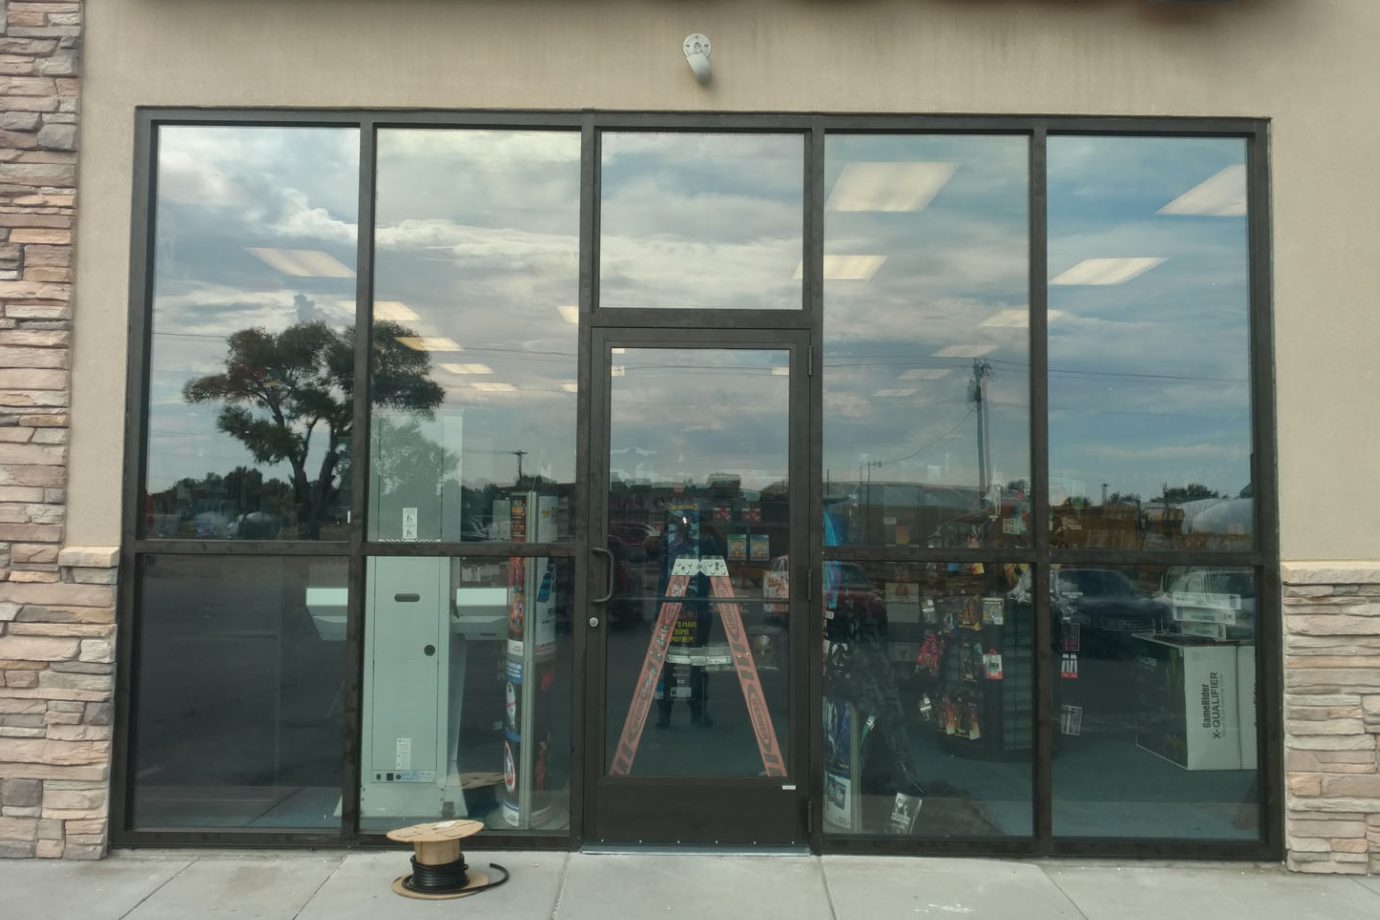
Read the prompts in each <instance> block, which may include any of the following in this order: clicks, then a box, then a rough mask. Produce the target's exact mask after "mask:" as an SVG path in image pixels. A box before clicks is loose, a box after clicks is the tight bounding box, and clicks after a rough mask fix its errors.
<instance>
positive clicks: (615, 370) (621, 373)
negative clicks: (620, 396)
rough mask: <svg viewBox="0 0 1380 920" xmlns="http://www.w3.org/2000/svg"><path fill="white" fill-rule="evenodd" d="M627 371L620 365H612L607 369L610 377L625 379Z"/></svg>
mask: <svg viewBox="0 0 1380 920" xmlns="http://www.w3.org/2000/svg"><path fill="white" fill-rule="evenodd" d="M627 375H628V369H627V368H626V367H624V366H623V365H621V364H614V365H612V366H611V367H610V368H609V376H610V377H626V376H627Z"/></svg>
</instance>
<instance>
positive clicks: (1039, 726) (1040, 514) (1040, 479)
mask: <svg viewBox="0 0 1380 920" xmlns="http://www.w3.org/2000/svg"><path fill="white" fill-rule="evenodd" d="M1048 140H1049V137H1048V133H1047V131H1046V129H1045V128H1044V127H1042V126H1041V127H1037V128H1036V129H1035V131H1034V133H1033V134H1032V136H1031V138H1030V176H1029V189H1030V461H1031V496H1032V498H1031V509H1030V510H1031V514H1030V516H1031V533H1032V536H1033V538H1034V550H1035V573H1034V578H1033V579H1032V582H1033V587H1034V592H1035V597H1034V605H1035V611H1034V612H1035V661H1034V662H1033V667H1034V672H1035V680H1034V682H1033V683H1034V688H1033V691H1034V693H1035V706H1034V713H1033V718H1034V720H1035V724H1034V730H1035V736H1034V737H1035V763H1034V780H1035V802H1034V818H1035V849H1036V852H1038V853H1047V852H1049V849H1050V843H1051V838H1052V837H1053V826H1054V822H1053V819H1054V815H1053V793H1052V789H1053V756H1054V724H1053V718H1054V699H1053V693H1054V680H1053V656H1052V649H1051V642H1052V641H1053V639H1052V636H1053V628H1052V624H1051V623H1050V621H1049V617H1050V612H1049V373H1048V372H1049V341H1048V334H1047V333H1048V328H1049V323H1048V310H1049V287H1048V279H1049V271H1048V249H1049V245H1048V244H1049V224H1048V204H1049V187H1048V182H1047V178H1048V169H1047V165H1048Z"/></svg>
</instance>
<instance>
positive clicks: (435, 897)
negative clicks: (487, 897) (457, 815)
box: [388, 820, 508, 901]
mask: <svg viewBox="0 0 1380 920" xmlns="http://www.w3.org/2000/svg"><path fill="white" fill-rule="evenodd" d="M483 829H484V824H483V822H480V821H468V820H456V821H433V822H429V823H426V824H414V825H412V826H411V827H400V828H398V829H397V830H392V831H389V832H388V839H389V840H392V841H395V842H397V843H410V844H412V851H413V864H414V866H417V867H434V868H436V869H437V870H438V872H439V871H443V870H451V871H452V872H453V873H455V874H457V884H456V885H455V887H453V888H448V889H444V890H438V889H436V888H430V889H427V890H418V889H417V888H415V887H413V876H412V875H403V876H399V877H398V878H397V879H395V880H394V881H393V890H394V891H395V892H397V893H398V894H400V895H402V896H403V897H405V898H418V899H420V900H425V901H442V900H447V899H450V898H463V897H466V896H468V895H471V894H477V893H479V892H480V891H484V890H485V889H488V888H493V887H496V886H497V885H501V884H503V882H505V881H507V879H508V871H507V870H506V869H503V867H501V866H496V865H493V864H490V868H493V869H498V870H499V871H501V872H502V873H503V877H502V878H501V879H498V880H496V881H495V880H494V879H493V877H492V876H491V874H490V873H488V872H486V871H484V870H481V869H470V868H469V867H467V866H465V865H464V863H463V862H462V860H463V857H462V855H461V852H460V841H461V840H464V839H465V838H466V837H473V836H474V835H475V834H477V833H479V832H480V831H481V830H483ZM456 863H459V864H460V865H459V866H458V867H456V866H455V864H456ZM452 867H454V868H453V869H452Z"/></svg>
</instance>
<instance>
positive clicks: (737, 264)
mask: <svg viewBox="0 0 1380 920" xmlns="http://www.w3.org/2000/svg"><path fill="white" fill-rule="evenodd" d="M601 144H602V155H603V172H602V175H601V189H602V195H603V199H602V201H601V203H600V214H599V217H600V237H599V268H600V272H599V305H600V306H601V307H662V308H721V309H747V310H798V309H800V307H801V282H800V276H799V274H798V270H799V267H800V259H801V252H802V248H801V239H802V227H803V222H804V178H805V172H804V170H805V155H804V154H805V146H804V138H803V137H801V136H800V135H780V134H694V133H638V132H606V133H604V134H603V135H601Z"/></svg>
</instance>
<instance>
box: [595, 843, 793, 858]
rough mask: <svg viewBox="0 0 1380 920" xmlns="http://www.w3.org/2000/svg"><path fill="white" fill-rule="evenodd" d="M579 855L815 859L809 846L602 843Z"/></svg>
mask: <svg viewBox="0 0 1380 920" xmlns="http://www.w3.org/2000/svg"><path fill="white" fill-rule="evenodd" d="M579 852H581V853H584V854H586V855H589V856H811V855H813V854H812V853H811V852H810V848H809V847H804V846H801V847H793V846H763V847H754V846H748V845H740V846H714V845H712V844H711V845H689V846H682V845H678V844H673V843H646V844H643V843H598V844H585V845H584V846H582V847H580V850H579Z"/></svg>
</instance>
